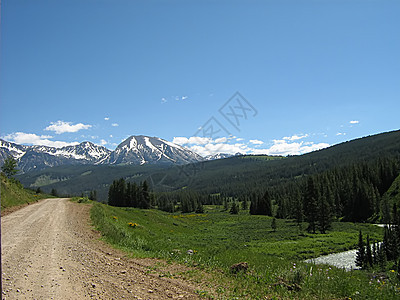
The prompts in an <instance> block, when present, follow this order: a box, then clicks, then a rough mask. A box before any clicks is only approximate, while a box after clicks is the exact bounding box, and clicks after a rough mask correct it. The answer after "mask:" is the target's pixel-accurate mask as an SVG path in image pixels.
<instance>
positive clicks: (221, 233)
mask: <svg viewBox="0 0 400 300" xmlns="http://www.w3.org/2000/svg"><path fill="white" fill-rule="evenodd" d="M205 209H206V213H204V214H168V213H164V212H161V211H156V210H139V209H132V208H115V207H110V206H107V205H102V204H95V205H94V206H93V208H92V212H91V217H92V220H93V222H94V224H95V226H96V227H97V229H99V230H100V231H101V232H102V233H103V236H104V239H105V240H106V241H107V242H109V243H111V244H112V245H114V246H115V247H118V248H121V249H123V250H126V251H128V252H129V253H130V254H131V255H133V256H136V257H158V258H163V259H166V260H167V261H176V262H179V263H183V264H186V265H189V266H192V267H195V268H194V269H195V270H196V269H197V270H203V269H205V270H207V271H208V272H209V273H210V274H211V275H210V276H211V277H212V279H209V280H208V281H209V282H210V284H209V285H210V291H211V290H213V291H216V293H217V294H216V296H215V298H218V299H233V298H235V297H239V298H249V299H264V298H263V297H265V296H267V295H268V296H270V297H282V298H295V299H346V297H347V298H350V297H351V298H352V299H394V298H396V297H400V294H398V290H397V288H398V281H397V279H396V278H395V275H394V273H390V272H389V273H388V274H387V275H386V274H385V275H382V274H381V275H380V276H378V277H376V278H373V277H371V276H369V274H368V273H366V272H361V271H352V272H345V271H343V270H341V269H337V268H334V267H329V266H315V265H309V264H305V263H303V262H302V261H303V260H304V259H306V258H311V257H316V256H319V255H323V254H328V253H333V252H339V251H344V250H348V249H351V248H354V247H355V244H356V242H357V236H358V231H359V230H360V229H361V230H362V231H363V233H365V234H367V233H369V235H370V236H371V239H372V240H380V239H381V237H382V229H381V228H379V227H376V226H371V225H365V224H352V223H334V224H333V230H332V231H330V232H329V233H328V234H324V235H322V234H316V235H313V234H308V233H305V231H303V230H302V229H300V228H299V227H298V226H297V224H296V223H294V222H292V221H290V220H277V229H276V231H273V230H272V229H271V222H272V218H269V217H265V216H250V215H248V213H247V212H241V213H240V214H239V215H230V214H228V213H226V212H220V208H219V207H215V206H207V207H205ZM303 228H305V224H303ZM188 250H192V251H188ZM192 253H193V254H192ZM244 261H245V262H247V263H248V264H249V271H248V272H247V273H246V274H239V275H238V274H232V273H231V272H230V266H231V265H232V264H235V263H239V262H244ZM186 275H187V276H189V275H188V274H186ZM197 275H198V274H197ZM171 276H172V275H171ZM190 277H191V278H192V279H194V280H196V278H197V280H201V279H200V278H198V277H196V271H193V272H192V274H190ZM382 281H383V282H384V283H383V284H382ZM210 293H211V292H208V291H199V294H200V295H204V296H205V297H207V296H209V295H210Z"/></svg>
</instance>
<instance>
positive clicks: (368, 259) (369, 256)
mask: <svg viewBox="0 0 400 300" xmlns="http://www.w3.org/2000/svg"><path fill="white" fill-rule="evenodd" d="M366 247H367V251H366V262H367V265H368V267H371V268H372V267H373V265H374V262H373V258H372V252H371V243H370V240H369V234H368V235H367V244H366Z"/></svg>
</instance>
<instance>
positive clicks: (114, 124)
mask: <svg viewBox="0 0 400 300" xmlns="http://www.w3.org/2000/svg"><path fill="white" fill-rule="evenodd" d="M111 126H112V127H118V126H119V124H118V123H112V124H111Z"/></svg>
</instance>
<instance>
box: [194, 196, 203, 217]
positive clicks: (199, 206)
mask: <svg viewBox="0 0 400 300" xmlns="http://www.w3.org/2000/svg"><path fill="white" fill-rule="evenodd" d="M195 212H196V213H197V214H202V213H204V207H203V204H202V203H201V200H200V199H198V200H197V202H196V210H195Z"/></svg>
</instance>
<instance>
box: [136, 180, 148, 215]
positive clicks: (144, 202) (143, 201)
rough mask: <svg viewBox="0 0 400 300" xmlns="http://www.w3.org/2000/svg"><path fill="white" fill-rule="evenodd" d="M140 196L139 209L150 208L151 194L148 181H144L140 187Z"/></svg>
mask: <svg viewBox="0 0 400 300" xmlns="http://www.w3.org/2000/svg"><path fill="white" fill-rule="evenodd" d="M139 188H140V196H139V203H138V207H139V208H143V209H146V208H150V192H149V186H148V184H147V181H146V180H145V181H143V183H142V184H141V185H140V187H139Z"/></svg>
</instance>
